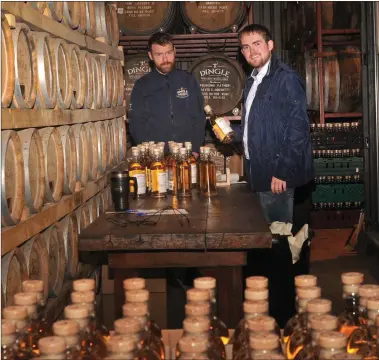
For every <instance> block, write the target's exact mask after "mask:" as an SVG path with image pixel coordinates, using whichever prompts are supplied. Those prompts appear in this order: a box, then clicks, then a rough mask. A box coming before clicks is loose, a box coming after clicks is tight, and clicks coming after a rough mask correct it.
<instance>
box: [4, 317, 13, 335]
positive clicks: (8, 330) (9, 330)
mask: <svg viewBox="0 0 379 360" xmlns="http://www.w3.org/2000/svg"><path fill="white" fill-rule="evenodd" d="M15 332H16V326H15V324H13V323H12V322H11V321H9V320H4V319H3V320H1V336H4V335H12V334H14V333H15Z"/></svg>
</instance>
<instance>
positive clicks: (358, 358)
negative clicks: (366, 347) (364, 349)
mask: <svg viewBox="0 0 379 360" xmlns="http://www.w3.org/2000/svg"><path fill="white" fill-rule="evenodd" d="M332 359H333V360H335V359H337V360H362V359H363V355H360V354H348V353H338V354H335V355H333V357H332Z"/></svg>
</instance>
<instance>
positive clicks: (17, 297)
mask: <svg viewBox="0 0 379 360" xmlns="http://www.w3.org/2000/svg"><path fill="white" fill-rule="evenodd" d="M13 302H14V304H15V305H22V306H29V305H35V304H36V303H37V295H36V294H35V293H32V292H20V293H17V294H14V296H13Z"/></svg>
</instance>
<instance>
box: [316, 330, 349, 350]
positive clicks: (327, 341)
mask: <svg viewBox="0 0 379 360" xmlns="http://www.w3.org/2000/svg"><path fill="white" fill-rule="evenodd" d="M318 342H319V344H320V346H321V347H323V348H343V347H345V346H346V344H347V338H346V336H345V335H344V334H342V333H340V332H338V331H326V332H322V333H321V334H320V336H319V338H318Z"/></svg>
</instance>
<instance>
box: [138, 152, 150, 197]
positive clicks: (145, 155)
mask: <svg viewBox="0 0 379 360" xmlns="http://www.w3.org/2000/svg"><path fill="white" fill-rule="evenodd" d="M148 149H149V145H144V146H141V149H140V153H141V164H142V166H143V167H144V168H145V179H146V194H148V193H149V174H150V157H149V151H148Z"/></svg>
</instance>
